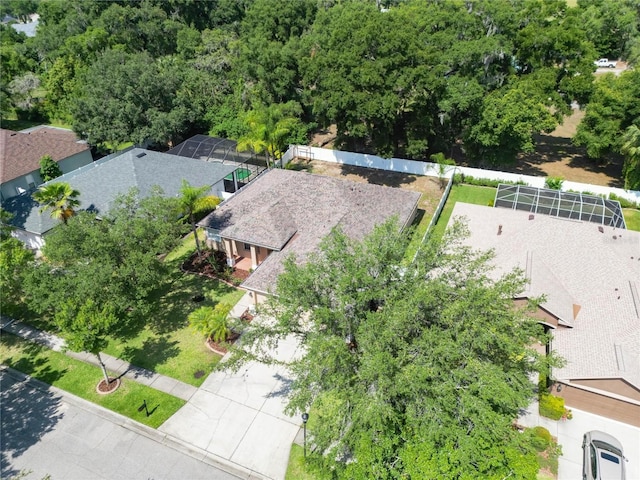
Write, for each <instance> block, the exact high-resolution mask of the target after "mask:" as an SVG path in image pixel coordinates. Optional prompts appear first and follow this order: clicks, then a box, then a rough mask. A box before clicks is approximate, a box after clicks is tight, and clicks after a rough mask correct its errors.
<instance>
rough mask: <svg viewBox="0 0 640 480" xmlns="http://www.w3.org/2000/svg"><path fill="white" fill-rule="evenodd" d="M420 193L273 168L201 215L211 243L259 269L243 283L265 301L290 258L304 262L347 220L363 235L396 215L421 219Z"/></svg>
mask: <svg viewBox="0 0 640 480" xmlns="http://www.w3.org/2000/svg"><path fill="white" fill-rule="evenodd" d="M419 199H420V194H419V193H417V192H410V191H407V190H401V189H399V188H391V187H383V186H379V185H370V184H366V183H356V182H352V181H349V180H343V179H339V178H333V177H325V176H320V175H313V174H310V173H305V172H298V171H292V170H281V169H272V170H269V171H267V172H266V173H264V174H262V175H261V176H259V177H258V178H257V179H256V180H254V181H253V182H251V183H250V184H249V185H248V186H247V187H245V188H244V189H242V190H240V192H239V193H237V194H236V195H234V196H233V197H231V198H230V199H229V200H226V201H225V202H223V203H222V204H220V205H219V206H218V208H217V209H216V210H215V211H214V212H212V213H211V214H209V215H208V216H207V217H206V218H204V219H203V220H202V221H201V222H200V224H199V225H200V226H202V227H204V228H205V229H206V231H207V238H208V243H209V244H210V245H212V246H213V247H214V248H216V249H218V250H222V251H224V252H225V253H226V254H227V261H228V262H229V264H230V265H235V266H236V267H237V268H241V269H243V270H248V271H251V270H252V269H253V270H254V271H253V272H252V273H251V275H250V276H249V277H248V278H247V279H246V280H245V282H244V283H243V284H242V287H243V288H245V289H246V290H249V291H250V292H253V294H254V300H255V301H256V302H258V301H259V300H261V299H263V298H264V297H265V296H266V295H268V294H270V293H271V291H272V289H273V287H274V286H275V285H276V280H277V278H278V275H279V274H280V273H281V272H282V271H283V268H284V267H283V261H284V260H285V259H286V258H287V257H288V256H290V255H295V257H296V261H297V262H299V263H301V262H304V260H305V258H307V256H308V255H309V254H310V253H312V252H314V251H316V250H317V249H318V246H319V244H320V241H321V240H322V239H323V238H325V237H326V236H327V235H328V234H329V233H330V232H331V230H332V229H334V228H335V227H339V228H341V229H342V231H343V232H344V233H345V234H346V235H348V236H349V237H350V238H352V239H353V240H360V239H362V238H363V237H364V236H366V235H367V234H368V233H370V232H371V231H372V230H373V228H374V226H376V225H378V224H381V223H384V222H385V221H386V220H388V219H390V218H391V217H393V216H396V217H397V218H398V221H399V223H400V226H401V227H406V226H408V225H409V224H410V223H411V222H412V221H413V219H414V217H415V214H416V211H417V206H418V200H419Z"/></svg>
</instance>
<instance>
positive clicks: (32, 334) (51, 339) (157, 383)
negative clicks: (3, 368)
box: [0, 317, 198, 401]
mask: <svg viewBox="0 0 640 480" xmlns="http://www.w3.org/2000/svg"><path fill="white" fill-rule="evenodd" d="M0 329H1V330H4V331H5V332H8V333H12V334H14V335H17V336H19V337H22V338H24V339H26V340H29V341H32V342H35V343H39V344H40V345H44V346H45V347H47V348H50V349H52V350H55V351H56V352H62V351H64V340H63V339H61V338H60V337H57V336H55V335H52V334H50V333H46V332H43V331H41V330H38V329H36V328H33V327H31V326H29V325H26V324H24V323H22V322H19V321H17V320H13V319H10V318H8V317H1V319H0ZM64 353H65V354H66V355H67V356H69V357H71V358H75V359H76V360H80V361H82V362H86V363H90V364H92V365H96V366H100V364H99V363H98V359H97V358H96V356H95V355H93V354H91V353H88V352H72V351H70V350H67V351H66V352H64ZM100 357H101V358H102V361H103V362H104V364H105V365H106V367H107V370H108V371H110V372H112V374H113V375H114V376H116V377H125V378H128V379H130V380H133V381H135V382H138V383H141V384H143V385H146V386H147V387H151V388H155V389H156V390H160V391H161V392H165V393H168V394H169V395H173V396H174V397H178V398H181V399H182V400H186V401H188V400H189V399H190V398H191V397H193V395H194V394H195V393H196V392H197V391H198V389H197V388H196V387H194V386H193V385H189V384H187V383H184V382H181V381H179V380H176V379H175V378H171V377H167V376H164V375H160V374H158V373H155V372H151V371H149V370H146V369H144V368H140V367H136V366H135V365H131V364H130V363H128V362H125V361H124V360H120V359H119V358H115V357H112V356H111V355H107V354H105V353H101V354H100Z"/></svg>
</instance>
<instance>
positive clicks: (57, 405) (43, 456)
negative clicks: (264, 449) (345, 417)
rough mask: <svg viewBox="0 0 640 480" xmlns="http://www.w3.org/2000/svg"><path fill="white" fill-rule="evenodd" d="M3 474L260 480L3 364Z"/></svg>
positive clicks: (101, 479)
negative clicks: (28, 472)
mask: <svg viewBox="0 0 640 480" xmlns="http://www.w3.org/2000/svg"><path fill="white" fill-rule="evenodd" d="M0 383H1V384H2V391H0V410H1V412H0V420H1V425H0V444H2V455H0V477H2V478H13V476H14V475H18V476H19V472H20V471H31V472H32V473H31V474H30V475H27V479H33V478H43V477H44V476H45V475H47V474H48V475H51V478H52V479H56V480H60V479H65V480H87V479H92V480H148V479H153V478H155V479H164V480H174V479H175V480H182V479H189V480H200V479H202V480H205V479H206V480H238V479H243V480H259V479H260V477H259V476H255V475H253V474H252V472H251V471H249V470H246V469H243V468H241V467H239V466H238V465H231V464H229V463H228V462H225V461H224V460H222V459H219V458H216V457H215V456H213V455H211V454H208V453H207V452H205V451H203V450H199V449H196V448H195V447H193V446H191V445H188V444H185V443H184V442H180V441H179V440H178V439H175V438H172V437H170V436H168V435H164V434H162V433H160V432H158V431H157V430H154V429H153V428H151V427H147V426H145V425H142V424H140V423H138V422H135V421H133V420H129V419H124V418H123V417H122V416H121V415H119V414H117V413H115V412H112V411H110V410H107V409H105V408H103V407H100V406H98V405H96V404H94V403H91V402H88V401H86V400H83V399H81V398H79V397H76V396H75V395H72V394H70V393H68V392H65V391H63V390H60V389H58V388H56V387H53V386H50V385H47V384H45V383H43V382H40V381H39V380H35V379H33V378H30V377H28V376H26V375H24V374H22V373H20V372H18V371H15V370H13V369H11V368H9V367H0Z"/></svg>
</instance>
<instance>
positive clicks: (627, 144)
mask: <svg viewBox="0 0 640 480" xmlns="http://www.w3.org/2000/svg"><path fill="white" fill-rule="evenodd" d="M622 142H623V143H622V147H621V148H620V151H621V152H622V153H623V154H624V155H625V157H626V158H625V161H624V168H623V170H624V188H626V189H629V190H636V189H638V188H640V128H638V125H631V126H629V127H628V128H627V129H626V130H625V132H624V135H623V136H622Z"/></svg>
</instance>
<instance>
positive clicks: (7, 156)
mask: <svg viewBox="0 0 640 480" xmlns="http://www.w3.org/2000/svg"><path fill="white" fill-rule="evenodd" d="M86 150H89V145H87V144H86V143H84V142H79V141H78V140H77V139H76V137H75V134H74V133H73V132H69V131H68V130H61V129H53V128H41V129H38V130H35V131H33V132H30V133H22V132H14V131H12V130H5V129H0V183H4V182H8V181H10V180H13V179H15V178H18V177H21V176H23V175H26V174H28V173H31V172H33V171H35V170H39V169H40V159H41V158H42V157H43V156H45V155H50V156H51V158H53V160H54V161H56V162H59V161H60V160H64V159H65V158H68V157H70V156H72V155H75V154H77V153H80V152H84V151H86Z"/></svg>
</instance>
